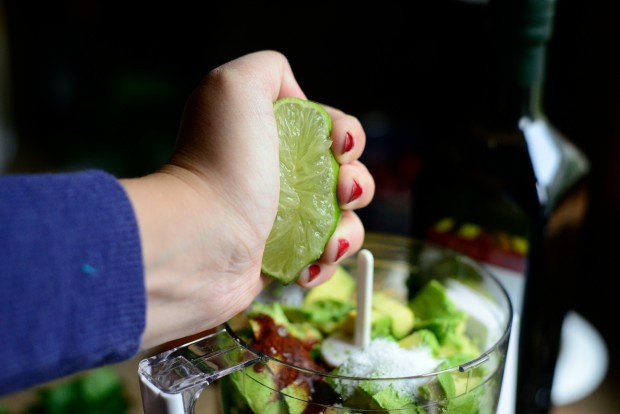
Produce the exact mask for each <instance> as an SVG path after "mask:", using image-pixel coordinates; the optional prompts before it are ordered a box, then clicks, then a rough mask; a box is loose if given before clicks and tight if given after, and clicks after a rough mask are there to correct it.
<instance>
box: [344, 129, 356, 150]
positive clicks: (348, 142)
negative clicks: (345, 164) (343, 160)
mask: <svg viewBox="0 0 620 414" xmlns="http://www.w3.org/2000/svg"><path fill="white" fill-rule="evenodd" d="M353 144H354V141H353V135H351V133H350V132H349V131H347V133H346V134H345V135H344V146H343V148H342V153H343V154H344V153H345V152H349V151H351V149H352V148H353Z"/></svg>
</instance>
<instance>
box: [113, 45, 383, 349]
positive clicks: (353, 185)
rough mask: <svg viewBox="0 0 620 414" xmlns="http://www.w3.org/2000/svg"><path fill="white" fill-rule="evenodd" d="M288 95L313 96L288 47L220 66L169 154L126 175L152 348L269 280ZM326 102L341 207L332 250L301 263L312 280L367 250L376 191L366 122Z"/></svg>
mask: <svg viewBox="0 0 620 414" xmlns="http://www.w3.org/2000/svg"><path fill="white" fill-rule="evenodd" d="M285 96H296V97H300V98H306V96H305V95H304V93H303V91H302V90H301V88H300V86H299V85H298V84H297V82H296V80H295V78H294V75H293V73H292V70H291V68H290V66H289V63H288V61H287V59H286V58H285V57H284V56H283V55H281V54H280V53H277V52H273V51H263V52H257V53H252V54H249V55H246V56H243V57H241V58H239V59H236V60H233V61H231V62H229V63H226V64H224V65H222V66H220V67H218V68H216V69H214V70H213V71H211V72H210V73H209V74H208V75H207V76H206V77H205V78H204V79H203V81H202V82H201V83H200V84H199V86H198V87H197V88H196V89H195V91H194V92H193V93H192V95H191V96H190V97H189V99H188V101H187V105H186V108H185V112H184V116H183V120H182V123H181V128H180V130H179V135H178V139H177V146H176V148H175V151H174V154H173V156H172V158H171V160H170V162H169V163H168V164H166V165H165V166H163V167H162V168H161V169H160V170H158V171H157V172H155V173H153V174H150V175H148V176H145V177H141V178H136V179H129V180H121V183H122V184H123V185H124V186H125V188H126V190H127V192H128V194H129V197H130V199H131V200H132V203H133V205H134V208H135V210H136V215H137V218H138V225H139V228H140V236H141V240H142V243H143V246H142V250H143V257H144V263H145V275H146V276H145V278H146V282H145V283H146V290H147V323H146V329H145V332H144V335H143V348H150V347H152V346H155V345H159V344H162V343H164V342H167V341H170V340H174V339H178V338H182V337H186V336H189V335H193V334H196V333H198V332H201V331H204V330H206V329H209V328H212V327H215V326H217V325H219V324H221V323H223V322H225V321H227V320H229V319H230V318H231V317H233V316H234V315H236V314H237V313H239V312H241V311H243V310H244V309H246V308H247V307H248V306H249V305H250V303H251V302H252V301H253V300H254V298H255V297H256V295H257V294H258V293H259V292H260V291H261V290H262V289H263V287H264V286H265V284H266V283H268V282H269V279H268V278H267V277H266V276H264V275H261V272H260V268H261V260H262V253H263V249H264V246H265V243H266V240H267V237H268V235H269V232H270V231H271V227H272V224H273V220H274V218H275V216H276V212H277V208H278V197H279V162H278V134H277V129H276V124H275V118H274V115H273V102H274V101H275V100H276V99H278V98H281V97H285ZM326 109H327V110H328V111H329V113H330V115H331V117H332V125H333V129H332V138H333V145H332V149H333V152H334V154H335V157H336V159H337V160H338V162H339V163H340V164H341V167H340V173H339V177H338V199H339V202H340V205H341V208H342V209H343V212H342V216H341V220H340V223H339V225H338V227H337V228H336V230H335V232H334V234H333V236H332V237H331V239H330V240H329V241H328V243H327V245H326V248H325V251H324V253H323V255H322V257H321V258H320V259H319V260H318V261H317V263H316V264H314V265H312V266H311V268H310V269H309V268H306V269H304V271H303V272H302V274H301V276H300V278H299V280H298V282H297V283H299V284H300V285H301V286H305V287H310V286H315V285H317V284H320V283H322V282H324V281H326V280H327V279H329V278H330V277H331V275H332V274H333V272H334V271H335V269H336V263H337V261H339V260H342V259H343V258H345V257H348V256H350V255H352V254H353V253H355V252H356V251H357V250H359V249H360V247H361V245H362V242H363V239H364V228H363V226H362V223H361V221H360V219H359V217H358V216H357V215H356V213H355V212H354V210H355V209H358V208H361V207H365V206H366V205H368V203H370V201H371V199H372V197H373V195H374V191H375V184H374V181H373V179H372V177H371V175H370V174H369V172H368V170H367V169H366V167H365V166H364V165H363V164H362V163H360V162H359V160H358V159H359V157H360V155H361V153H362V151H363V149H364V145H365V141H366V136H365V134H364V131H363V129H362V126H361V124H360V122H359V121H358V120H357V119H356V118H355V117H353V116H350V115H346V114H345V113H343V112H341V111H339V110H337V109H334V108H331V107H327V106H326Z"/></svg>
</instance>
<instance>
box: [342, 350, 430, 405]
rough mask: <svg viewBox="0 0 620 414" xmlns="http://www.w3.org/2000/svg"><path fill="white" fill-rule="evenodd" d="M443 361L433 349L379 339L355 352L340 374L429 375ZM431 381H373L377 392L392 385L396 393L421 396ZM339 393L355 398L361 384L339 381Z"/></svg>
mask: <svg viewBox="0 0 620 414" xmlns="http://www.w3.org/2000/svg"><path fill="white" fill-rule="evenodd" d="M440 362H441V360H440V359H436V358H434V357H433V356H432V353H431V350H430V348H428V347H426V346H419V347H415V348H410V349H405V348H401V347H400V345H398V343H397V342H394V341H391V340H388V339H383V338H377V339H374V340H372V341H371V342H370V344H369V345H368V347H366V348H365V349H363V350H362V349H357V350H354V351H351V353H350V354H349V357H348V358H347V359H346V360H345V361H344V362H343V363H342V364H341V365H340V366H339V368H338V374H339V375H342V376H348V377H357V378H399V377H411V376H416V375H421V374H428V373H431V372H433V371H434V370H435V368H436V367H437V366H438V365H439V363H440ZM427 381H428V378H425V377H421V378H415V379H407V380H405V379H400V380H392V381H375V382H373V386H374V391H375V392H378V391H380V390H381V389H383V388H385V387H388V386H391V387H392V388H393V389H394V391H395V392H396V393H405V394H409V395H414V396H418V387H419V386H420V385H422V384H424V383H425V382H427ZM335 382H336V391H337V392H338V393H339V394H340V395H342V397H343V398H347V397H349V396H351V395H352V394H353V392H354V390H355V388H356V386H357V385H358V384H359V381H347V380H337V381H335Z"/></svg>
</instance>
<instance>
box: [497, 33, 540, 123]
mask: <svg viewBox="0 0 620 414" xmlns="http://www.w3.org/2000/svg"><path fill="white" fill-rule="evenodd" d="M518 49H519V50H517V51H516V53H514V54H513V55H512V56H509V57H508V58H507V59H506V70H505V72H504V78H503V79H502V81H501V83H500V84H501V85H502V86H501V87H500V88H502V89H503V90H501V91H500V97H501V98H500V99H502V100H505V102H504V103H503V105H505V106H504V110H506V111H507V112H508V113H509V114H511V115H512V116H513V117H515V118H518V119H520V118H522V117H527V118H530V119H538V118H540V117H542V116H544V110H543V91H544V75H545V58H546V47H544V46H542V45H539V46H536V47H521V48H518Z"/></svg>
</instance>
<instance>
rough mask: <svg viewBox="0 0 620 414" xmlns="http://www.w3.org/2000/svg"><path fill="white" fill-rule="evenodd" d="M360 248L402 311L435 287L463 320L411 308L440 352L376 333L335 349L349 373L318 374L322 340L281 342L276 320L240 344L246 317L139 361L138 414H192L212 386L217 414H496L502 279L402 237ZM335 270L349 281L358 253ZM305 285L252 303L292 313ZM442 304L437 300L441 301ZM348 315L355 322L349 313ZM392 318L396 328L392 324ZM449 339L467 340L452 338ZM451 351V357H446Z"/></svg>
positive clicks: (333, 331) (504, 299) (504, 301)
mask: <svg viewBox="0 0 620 414" xmlns="http://www.w3.org/2000/svg"><path fill="white" fill-rule="evenodd" d="M363 248H364V249H367V250H369V251H370V252H371V253H372V256H373V258H374V266H373V269H374V274H373V291H374V292H381V294H382V295H387V296H389V297H390V298H393V299H395V300H397V301H399V302H400V303H403V304H407V303H409V301H410V300H411V298H412V297H413V296H414V295H415V294H416V293H417V292H420V291H421V290H423V289H424V287H425V286H427V285H428V284H430V283H435V282H439V283H440V284H441V286H443V288H444V289H445V294H446V295H447V297H448V298H449V302H450V303H451V304H452V305H454V309H452V310H451V312H453V313H454V312H456V313H458V314H459V315H467V317H466V318H464V319H459V321H460V322H459V323H454V321H453V320H451V319H449V318H448V319H446V318H440V317H438V316H437V315H438V314H437V313H435V314H431V315H426V316H424V313H425V308H426V307H428V308H431V307H433V306H436V304H435V303H432V302H433V300H432V299H433V294H431V295H429V296H427V298H426V299H424V300H426V301H428V303H426V304H425V303H424V301H422V304H418V308H417V313H418V314H417V315H415V321H416V322H415V323H416V324H418V326H417V327H416V328H415V329H414V330H418V331H433V332H435V333H436V335H430V336H433V337H434V336H439V337H441V336H442V335H445V336H446V338H447V339H446V340H445V341H444V344H443V345H442V346H441V347H440V348H439V349H440V352H439V353H437V352H433V353H429V352H426V351H425V349H426V348H425V347H414V348H412V349H404V348H403V346H404V345H403V341H407V340H408V339H409V338H399V340H396V339H395V338H392V337H390V338H388V339H385V340H382V339H380V338H379V337H378V336H377V338H374V339H373V341H372V342H371V343H370V345H368V347H367V348H365V349H364V350H363V351H361V350H359V349H357V350H356V349H355V348H350V349H349V348H347V349H346V351H343V353H344V355H345V359H348V361H349V362H348V364H345V365H346V367H347V369H344V367H345V365H342V366H340V367H335V368H334V367H333V366H332V367H327V368H326V366H325V364H321V363H316V361H317V360H321V359H322V358H321V356H319V355H317V353H320V352H321V351H323V352H325V349H324V347H326V346H327V345H323V348H321V346H320V345H319V346H317V343H319V344H320V343H321V342H320V341H318V342H317V343H314V346H312V347H305V345H304V343H302V342H299V341H297V342H296V340H295V341H287V338H290V335H289V334H290V332H287V329H285V328H283V327H282V326H280V325H278V324H275V323H274V324H272V329H274V330H275V332H276V334H274V336H271V337H269V338H270V340H269V342H267V343H260V344H257V342H253V341H251V340H249V339H248V338H250V337H251V331H252V327H251V325H250V324H249V323H248V315H247V314H246V313H243V314H240V315H238V317H236V318H234V319H233V320H231V321H229V322H228V323H226V324H223V325H222V326H220V327H218V328H217V329H216V330H214V331H213V333H211V334H210V335H208V336H206V337H204V338H201V339H198V340H196V341H193V342H190V343H188V344H185V345H182V346H180V347H176V348H174V349H171V350H168V351H166V352H163V353H161V354H158V355H155V356H153V357H150V358H147V359H144V360H142V361H141V362H140V364H139V369H138V373H139V376H140V379H141V387H142V388H141V389H142V399H143V406H144V411H145V413H146V414H154V413H164V414H167V413H172V414H181V413H183V414H184V413H194V412H195V410H196V403H197V400H198V397H199V396H200V395H201V393H202V391H203V390H204V389H205V388H206V387H207V386H209V385H210V384H213V387H217V388H218V393H219V398H217V399H216V401H212V402H211V404H210V407H211V409H215V411H216V412H219V413H223V414H233V413H234V414H241V413H253V414H267V413H269V414H272V413H278V414H279V413H282V414H302V413H303V414H312V413H353V412H355V413H363V412H368V413H383V412H386V413H387V412H390V413H392V414H394V413H403V414H404V413H411V414H426V413H428V414H431V413H440V412H441V413H453V414H463V413H470V412H476V413H489V414H491V413H495V412H496V409H497V405H498V402H499V397H500V391H501V385H502V378H503V372H504V366H505V362H506V356H507V348H508V342H509V338H510V332H511V323H512V319H513V308H512V304H511V302H510V299H509V296H508V294H507V292H506V291H505V289H504V288H503V286H502V285H501V284H500V282H499V281H498V280H497V279H496V278H495V277H494V276H493V275H492V274H491V273H489V271H488V270H487V269H486V268H485V267H483V266H482V265H480V264H479V263H478V262H476V261H474V260H472V259H470V258H469V257H466V256H464V255H462V254H460V253H456V252H454V251H452V250H449V249H446V248H444V247H441V246H436V245H432V244H429V243H427V242H420V241H417V240H413V239H410V238H407V237H402V236H397V235H390V234H377V233H368V234H367V235H366V238H365V242H364V246H363ZM341 265H342V268H343V269H345V270H346V271H347V273H348V274H350V275H357V273H358V269H357V266H358V262H357V261H356V260H355V257H352V258H349V259H347V260H345V261H343V262H342V263H341ZM333 289H334V291H338V289H339V288H338V287H333ZM311 290H312V289H310V290H304V289H301V288H300V287H299V286H297V285H295V284H292V285H288V286H281V285H279V284H276V283H272V284H271V285H270V286H269V287H268V289H266V290H265V291H264V292H263V293H262V294H261V295H260V296H259V298H257V301H260V302H261V303H265V304H270V303H274V302H278V303H282V304H284V307H285V308H286V309H287V310H289V312H291V309H292V310H293V311H292V312H293V315H294V313H295V309H296V308H295V307H296V306H298V305H299V304H301V303H303V301H304V298H305V297H306V295H307V294H308V292H310V291H311ZM429 298H430V299H429ZM441 300H445V298H444V299H442V298H441V297H440V296H437V301H441ZM446 303H447V302H446ZM425 305H428V306H425ZM452 305H451V306H452ZM420 306H421V307H420ZM442 306H444V305H442ZM445 306H447V305H445ZM444 310H445V309H444ZM441 312H443V310H440V313H441ZM349 313H350V314H353V315H355V311H354V310H353V311H352V312H349ZM292 317H293V318H294V316H292ZM275 319H277V317H275ZM392 320H393V322H392V323H398V318H393V319H392ZM420 321H422V322H420ZM256 323H257V322H256V321H254V328H256ZM322 323H323V325H319V326H320V329H323V330H327V328H326V325H325V324H326V323H329V322H325V321H323V322H322ZM419 324H422V325H423V326H419ZM302 326H305V325H302ZM347 326H348V327H349V328H347ZM345 331H346V332H345ZM453 331H454V332H453ZM350 333H351V332H350V324H349V325H347V324H346V323H340V324H334V326H332V327H331V328H330V334H329V335H326V336H327V337H328V338H345V337H347V335H348V336H350ZM454 335H457V336H458V337H459V338H466V340H461V339H459V340H458V341H456V340H452V337H451V336H454ZM418 336H419V335H418ZM416 338H417V340H422V341H424V339H420V338H418V337H416ZM444 339H445V338H444ZM327 341H328V339H324V341H323V344H326V343H327ZM450 347H453V348H459V349H458V352H455V353H454V355H455V356H452V357H446V355H449V354H450V352H451V351H452V350H451V349H450ZM414 349H415V352H413V350H414ZM429 349H430V348H429ZM435 349H438V348H435ZM472 350H476V351H475V352H476V353H475V354H473V353H472V352H474V351H472ZM323 359H324V358H323ZM351 361H353V362H351ZM209 395H210V396H211V397H213V396H214V395H217V394H213V393H210V394H209Z"/></svg>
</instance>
